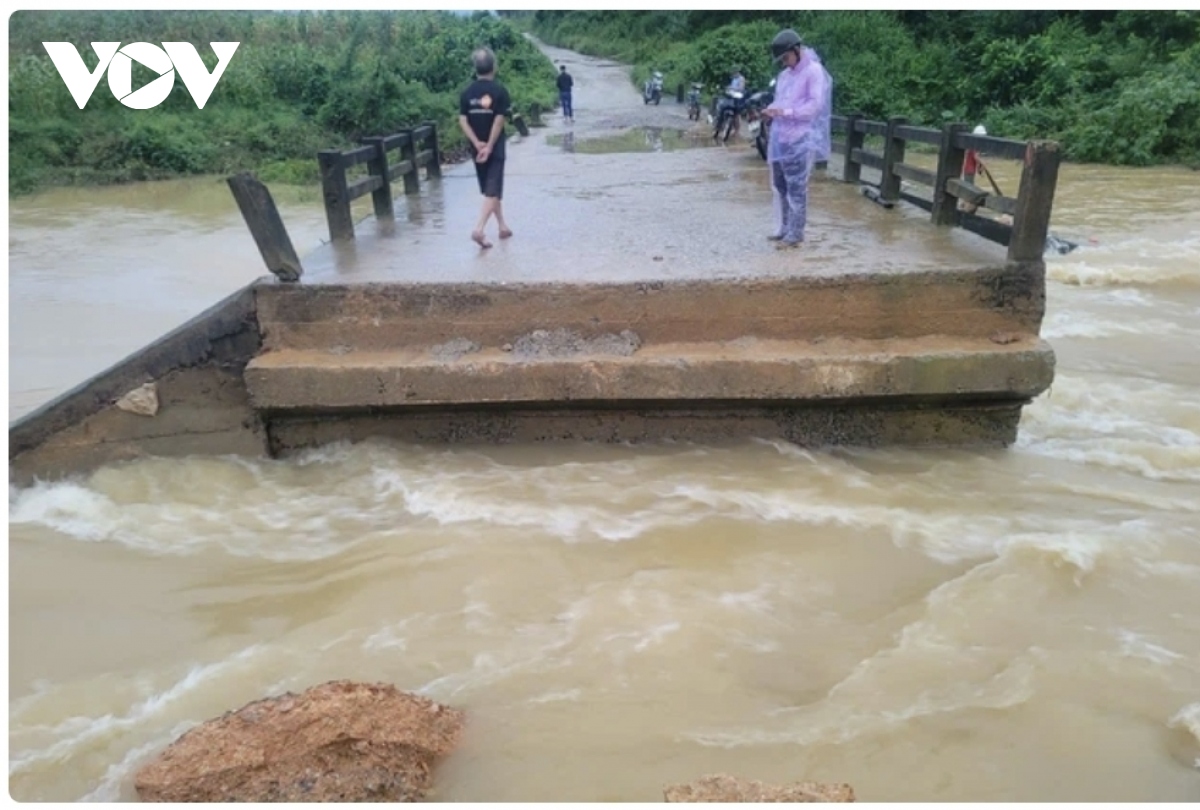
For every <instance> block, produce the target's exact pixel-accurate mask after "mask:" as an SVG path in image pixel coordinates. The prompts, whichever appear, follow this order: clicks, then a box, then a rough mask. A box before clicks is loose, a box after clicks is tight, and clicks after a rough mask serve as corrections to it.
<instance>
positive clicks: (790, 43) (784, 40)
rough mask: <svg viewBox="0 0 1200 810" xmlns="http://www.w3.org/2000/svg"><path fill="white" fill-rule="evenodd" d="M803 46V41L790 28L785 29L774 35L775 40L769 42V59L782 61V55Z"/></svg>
mask: <svg viewBox="0 0 1200 810" xmlns="http://www.w3.org/2000/svg"><path fill="white" fill-rule="evenodd" d="M803 44H804V40H802V39H801V38H800V35H799V34H797V33H796V32H795V31H793V30H792V29H791V28H785V29H783V30H782V31H780V32H779V33H778V34H776V35H775V39H773V40H771V58H772V59H774V60H775V61H776V62H779V61H781V60H782V59H783V55H784V54H786V53H787V52H788V51H791V50H794V49H796V48H799V47H800V46H801V45H803Z"/></svg>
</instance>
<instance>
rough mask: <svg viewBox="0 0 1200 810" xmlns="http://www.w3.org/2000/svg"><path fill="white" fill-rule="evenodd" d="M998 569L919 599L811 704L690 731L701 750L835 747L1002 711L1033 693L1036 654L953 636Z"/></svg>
mask: <svg viewBox="0 0 1200 810" xmlns="http://www.w3.org/2000/svg"><path fill="white" fill-rule="evenodd" d="M996 564H997V563H994V562H992V563H984V564H982V565H978V566H975V567H974V568H972V569H970V570H968V571H966V572H965V573H963V574H962V575H960V576H958V577H956V578H954V579H951V580H949V581H947V582H944V583H942V584H940V585H939V586H937V587H936V588H935V589H934V590H932V591H931V592H930V593H929V594H927V595H926V597H925V600H924V602H925V612H924V615H923V616H922V617H921V618H919V619H917V620H915V621H913V622H910V623H909V624H907V625H905V626H904V627H903V628H902V629H901V630H900V631H899V632H898V633H897V634H896V635H895V638H894V643H893V644H892V645H891V646H887V647H883V648H881V649H879V650H878V651H877V652H875V653H874V654H872V655H871V656H869V657H867V658H865V659H863V660H862V661H860V662H859V663H858V664H857V665H855V666H854V667H853V668H852V669H851V670H850V671H849V672H848V673H847V674H846V676H845V677H844V678H842V680H840V681H839V682H838V683H836V684H834V685H833V686H832V687H831V688H830V689H829V690H828V691H827V692H826V694H825V695H824V696H823V697H822V698H820V699H819V700H816V701H814V702H812V703H808V704H805V705H800V706H785V707H779V708H776V709H774V710H771V711H768V712H766V713H765V716H763V717H760V718H755V719H753V720H752V722H751V723H750V725H748V726H746V727H738V728H733V729H729V728H726V729H710V730H705V731H696V732H689V733H686V734H684V735H682V736H683V737H684V738H685V739H688V740H691V741H693V742H697V743H699V744H701V745H706V746H714V747H722V748H736V747H743V746H756V745H783V744H788V745H813V744H819V743H820V744H841V743H846V742H849V741H851V740H853V739H856V738H858V737H861V736H869V735H874V734H879V733H882V732H885V731H887V730H890V729H893V728H896V727H898V726H902V725H904V724H905V723H907V722H909V721H911V720H913V719H916V718H920V717H927V716H931V715H936V714H944V713H951V712H957V711H963V710H969V709H981V708H986V709H994V710H998V709H1006V708H1011V707H1013V706H1017V705H1020V704H1022V703H1024V702H1026V701H1028V700H1029V699H1030V698H1031V697H1032V696H1033V693H1034V686H1033V683H1034V678H1035V674H1036V665H1037V663H1038V662H1039V661H1040V660H1041V658H1042V653H1041V651H1040V650H1038V649H1036V648H1030V649H1029V650H1028V651H1026V652H1025V653H1022V654H1019V655H1016V656H1013V655H1011V654H1009V653H1007V652H1006V651H996V650H991V649H988V648H987V647H986V646H983V645H979V644H975V643H968V640H967V639H965V638H964V637H963V633H964V632H965V631H963V630H961V629H958V625H959V621H958V619H959V616H960V613H961V610H962V604H963V601H964V598H966V596H967V595H973V594H978V593H979V592H981V591H987V590H988V589H989V588H990V586H991V576H992V570H993V567H994V566H995V565H996Z"/></svg>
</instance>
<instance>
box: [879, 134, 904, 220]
mask: <svg viewBox="0 0 1200 810" xmlns="http://www.w3.org/2000/svg"><path fill="white" fill-rule="evenodd" d="M907 123H908V119H907V118H903V117H899V116H897V117H893V118H889V119H888V122H887V135H885V136H884V143H883V180H882V182H881V183H880V185H879V198H880V199H881V200H883V201H884V202H897V201H898V200H899V199H900V175H898V174H896V172H895V168H896V164H897V163H903V162H904V139H903V138H901V137H900V136H899V135H897V134H896V128H897V127H901V126H903V125H904V124H907Z"/></svg>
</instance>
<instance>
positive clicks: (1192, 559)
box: [8, 65, 1200, 801]
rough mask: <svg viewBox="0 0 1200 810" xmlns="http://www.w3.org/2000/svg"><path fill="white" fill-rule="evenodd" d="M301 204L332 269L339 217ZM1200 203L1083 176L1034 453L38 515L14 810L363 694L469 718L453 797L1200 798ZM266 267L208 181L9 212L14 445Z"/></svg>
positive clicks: (710, 463)
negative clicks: (296, 707)
mask: <svg viewBox="0 0 1200 810" xmlns="http://www.w3.org/2000/svg"><path fill="white" fill-rule="evenodd" d="M579 68H580V69H579V71H578V72H577V81H578V80H579V77H580V76H581V75H582V76H583V78H584V82H586V80H587V78H588V77H589V76H591V75H592V74H589V73H587V71H586V66H584V65H580V66H579ZM597 84H598V82H597ZM586 86H587V85H586V83H585V84H584V87H586ZM577 93H579V95H580V99H581V101H580V102H579V104H578V110H579V112H578V114H579V115H580V116H581V117H582V116H583V115H584V113H585V112H586V109H587V108H586V106H584V104H583V103H582V98H583V96H582V93H580V91H579V88H578V85H577ZM672 106H673V105H672ZM662 109H663V110H664V114H667V112H666V111H667V110H668V108H667V107H663V108H662ZM670 114H671V115H678V116H680V117H682V115H683V112H682V108H680V111H679V112H678V113H676V112H673V111H672V112H670ZM552 131H553V132H557V133H559V134H561V125H560V124H557V123H555V129H553V130H552ZM584 157H595V158H597V159H603V156H601V155H596V156H584ZM581 159H582V158H581ZM650 159H653V158H650ZM730 159H731V160H735V159H736V160H740V161H741V162H742V163H745V162H746V160H748V158H746V156H745V155H744V154H743V155H740V156H738V155H737V154H736V153H735V154H734V155H731V156H730ZM756 171H761V169H756ZM1014 177H1015V170H1011V171H1010V173H1009V174H1008V175H1001V176H998V179H1000V181H1001V183H1002V184H1005V183H1008V182H1010V181H1011V180H1012V179H1013V178H1014ZM734 182H742V181H740V180H737V181H734ZM754 182H759V181H754ZM273 191H274V190H273ZM275 194H276V197H277V199H279V201H280V204H281V208H282V210H283V214H284V219H285V221H286V222H287V223H288V226H289V229H290V231H291V233H292V237H293V240H294V241H295V242H296V244H297V246H298V248H300V249H301V252H302V253H303V252H304V251H305V250H308V249H311V248H312V247H314V246H316V245H317V243H318V240H319V239H320V238H321V237H323V236H324V234H325V224H324V217H323V212H322V211H321V210H320V208H319V200H318V197H317V194H316V192H314V191H311V190H309V191H297V192H288V191H286V190H284V191H282V192H281V191H275ZM1198 198H1200V173H1196V172H1189V171H1186V170H1175V169H1164V168H1154V169H1124V168H1107V167H1093V166H1072V165H1068V166H1064V167H1063V170H1062V174H1061V177H1060V185H1059V194H1058V197H1057V198H1056V202H1055V210H1054V221H1053V224H1052V230H1054V231H1055V232H1056V233H1059V234H1061V235H1064V236H1067V237H1069V238H1073V239H1076V240H1078V241H1080V242H1081V243H1082V247H1081V248H1080V249H1078V250H1076V251H1074V252H1073V253H1071V254H1068V255H1064V256H1058V255H1052V256H1048V257H1047V266H1048V277H1049V281H1048V308H1047V316H1046V321H1045V323H1044V325H1043V332H1042V333H1043V336H1044V337H1046V338H1047V339H1048V340H1049V341H1050V342H1051V343H1052V345H1053V346H1054V348H1055V350H1056V352H1057V355H1058V369H1057V374H1056V379H1055V383H1054V386H1053V388H1052V389H1051V390H1050V391H1049V392H1048V393H1046V394H1045V395H1043V396H1042V397H1040V398H1039V399H1038V400H1036V401H1035V402H1034V403H1033V404H1032V405H1031V406H1029V407H1027V408H1026V410H1025V414H1024V418H1023V421H1022V424H1021V433H1020V438H1019V440H1018V442H1017V443H1016V445H1014V446H1013V447H1011V448H1008V449H1005V450H985V451H974V450H972V451H967V450H921V451H914V450H902V449H888V450H850V449H838V450H829V451H825V450H821V451H818V450H808V449H803V448H799V447H795V446H790V445H787V444H784V443H780V442H773V441H755V440H747V441H744V442H740V443H734V444H728V445H721V446H701V445H681V444H670V445H656V446H637V447H633V446H593V445H566V446H562V445H559V446H509V447H491V446H489V447H453V448H443V447H432V446H430V447H415V446H404V445H398V444H389V443H384V442H377V443H376V442H368V443H364V444H360V445H355V446H350V445H334V446H329V447H326V448H322V449H320V450H316V451H312V452H307V453H304V454H302V455H299V456H297V457H294V458H290V459H284V460H264V459H248V458H220V457H218V458H194V459H173V460H165V459H157V460H144V461H139V462H135V463H130V464H126V465H122V466H118V467H110V468H105V469H101V470H99V471H96V472H94V473H91V474H88V475H83V476H79V477H77V478H75V479H72V480H69V481H63V482H57V483H39V484H36V485H34V486H32V487H29V488H23V489H22V488H12V487H10V490H9V532H10V542H9V636H10V642H9V655H10V658H9V671H8V674H9V737H8V743H9V780H10V791H11V795H12V796H13V797H15V798H17V799H20V800H77V799H88V800H128V799H132V798H133V797H134V793H133V788H132V774H133V773H134V771H135V770H136V769H137V767H138V766H140V765H141V764H143V763H144V762H146V761H147V760H148V759H149V758H150V757H152V756H153V755H154V754H155V753H156V752H157V751H158V750H160V749H161V748H162V747H163V746H164V745H166V744H167V743H168V742H170V741H171V740H173V739H174V738H176V737H177V736H178V735H179V734H181V733H182V732H183V731H184V730H186V729H187V728H189V727H190V726H191V725H194V724H195V723H197V722H200V721H202V720H204V719H207V718H210V717H213V716H217V715H219V714H221V713H223V712H225V711H227V710H230V709H234V708H237V707H240V706H241V705H243V704H245V703H247V702H249V701H251V700H254V699H257V698H259V697H262V696H264V695H268V694H276V693H279V692H282V691H285V690H293V691H298V690H300V689H303V688H305V687H308V686H310V685H313V684H316V683H319V682H322V681H325V680H329V679H335V678H351V679H356V680H366V681H386V682H389V683H393V684H396V685H397V686H399V687H401V688H403V689H408V690H413V691H417V692H420V693H421V694H424V695H427V696H429V697H431V698H434V699H436V700H439V701H442V702H444V703H448V704H452V705H454V706H459V707H462V708H464V709H465V710H466V711H467V712H468V714H469V716H470V724H469V732H468V735H467V737H466V740H465V743H464V745H463V747H462V748H461V749H460V750H459V751H458V752H457V753H456V754H455V755H453V756H452V757H451V758H450V759H449V760H447V762H446V763H445V764H444V766H443V767H442V768H441V770H440V771H439V773H438V778H437V786H438V789H437V794H436V798H438V799H441V800H447V801H492V800H510V801H543V800H545V801H549V800H568V801H588V800H592V801H617V800H621V801H624V800H637V801H657V800H660V799H661V798H662V789H663V787H664V785H666V784H669V783H673V782H679V781H690V780H692V779H695V778H698V777H700V776H702V775H704V774H707V773H713V772H728V773H734V774H738V775H741V776H745V777H748V778H753V779H761V780H765V781H769V782H786V781H794V780H800V779H814V780H820V781H837V782H843V781H844V782H848V783H850V784H852V785H853V786H854V787H855V789H856V792H857V794H858V797H859V798H860V800H866V801H901V800H907V801H941V800H956V801H1008V800H1013V801H1022V800H1035V799H1041V800H1064V801H1066V800H1092V801H1105V800H1126V801H1138V800H1146V801H1155V800H1174V801H1195V800H1198V799H1200V611H1198V610H1197V605H1200V597H1198V596H1197V592H1198V590H1200V351H1197V346H1200V213H1198V211H1197V206H1196V202H1195V201H1196V200H1197V199H1198ZM862 204H863V205H868V206H869V204H868V203H865V202H863V203H862ZM619 215H620V214H619V213H616V214H614V216H619ZM468 219H469V218H468ZM864 227H871V226H870V225H865V226H864ZM464 239H465V237H464ZM516 241H517V240H513V242H514V244H515V243H516ZM456 249H462V248H461V247H457V248H456ZM513 249H514V250H515V249H517V248H516V247H514V248H513ZM260 267H261V263H260V262H259V261H258V257H257V254H256V253H255V250H254V246H253V242H252V240H251V239H250V237H249V235H248V233H247V232H246V231H245V227H244V225H242V223H241V221H240V218H239V216H238V214H237V211H236V208H235V207H234V206H233V203H232V200H231V198H230V197H229V195H228V191H227V189H226V188H225V187H224V185H223V184H222V183H220V182H218V181H216V180H213V179H205V180H193V181H179V182H171V183H155V184H141V185H136V186H129V187H124V188H115V189H87V190H69V191H54V192H47V193H44V194H40V195H37V196H35V197H33V198H27V199H21V200H16V201H14V202H13V203H12V204H11V206H10V216H9V272H10V277H9V299H10V302H9V317H10V356H9V362H10V383H9V393H10V418H16V417H18V416H20V415H21V414H22V413H26V412H28V411H30V410H31V409H32V408H34V407H36V406H37V405H39V404H40V403H42V402H44V401H46V400H48V399H49V398H51V397H53V396H55V395H57V394H58V393H61V392H62V391H64V390H66V389H67V388H70V387H71V386H73V385H75V384H77V383H78V382H80V381H82V380H83V379H84V378H85V377H86V376H88V375H89V374H92V373H95V372H96V371H99V370H102V369H103V368H105V367H107V366H108V365H110V364H111V363H113V362H115V361H117V360H119V359H120V358H121V357H123V356H124V355H126V354H128V353H129V352H131V351H133V350H135V349H137V348H139V347H141V346H142V345H144V344H145V343H147V342H149V341H150V340H153V339H154V338H156V337H157V336H159V335H160V334H161V333H162V332H164V331H165V330H167V329H170V328H172V327H174V326H176V325H178V324H179V323H180V322H181V321H182V320H184V319H186V318H187V317H189V316H191V315H193V314H195V313H197V312H199V311H200V310H202V309H204V308H205V307H207V306H209V305H211V304H212V303H214V302H215V301H216V300H217V299H219V298H220V297H221V296H223V295H225V294H227V293H229V292H232V291H233V290H234V289H236V288H238V287H240V286H242V285H243V284H245V283H247V282H248V281H250V280H251V279H253V278H254V277H256V276H257V275H259V274H260Z"/></svg>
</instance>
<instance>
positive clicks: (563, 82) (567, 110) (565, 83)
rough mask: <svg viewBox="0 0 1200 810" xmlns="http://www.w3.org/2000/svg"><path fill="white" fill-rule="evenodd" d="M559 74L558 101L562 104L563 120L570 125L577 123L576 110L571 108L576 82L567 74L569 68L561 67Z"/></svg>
mask: <svg viewBox="0 0 1200 810" xmlns="http://www.w3.org/2000/svg"><path fill="white" fill-rule="evenodd" d="M559 69H560V72H559V74H558V100H559V101H560V102H561V103H562V112H563V119H564V120H565V121H569V122H570V123H572V124H574V123H575V108H574V107H572V106H571V88H572V87H574V86H575V80H574V79H572V78H571V74H570V73H567V66H566V65H560V66H559Z"/></svg>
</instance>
